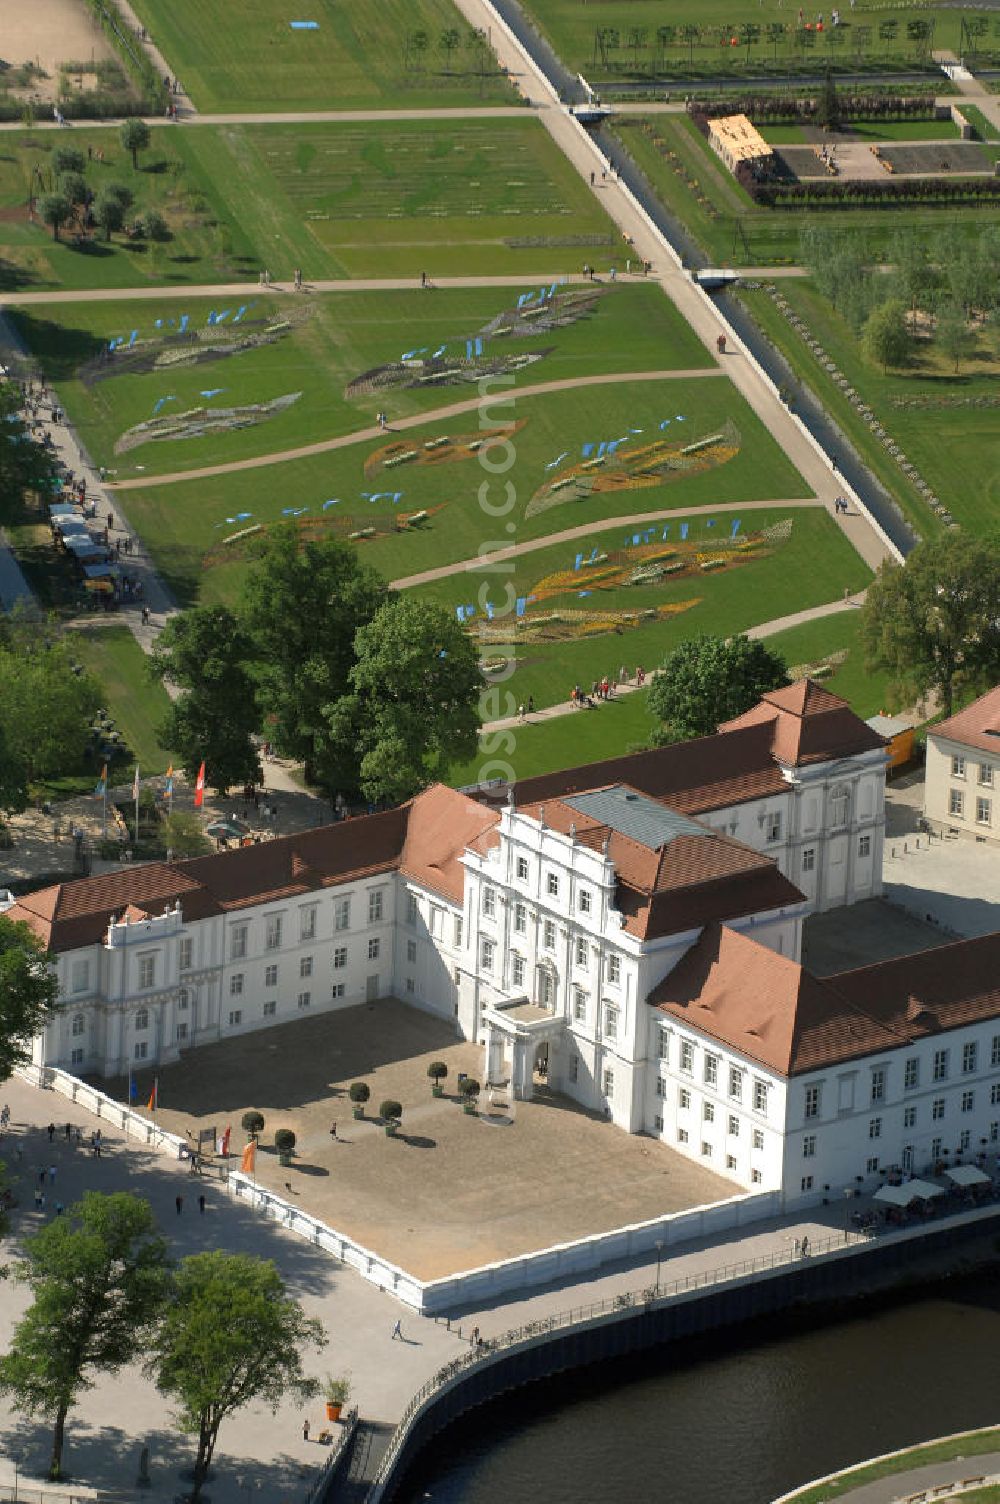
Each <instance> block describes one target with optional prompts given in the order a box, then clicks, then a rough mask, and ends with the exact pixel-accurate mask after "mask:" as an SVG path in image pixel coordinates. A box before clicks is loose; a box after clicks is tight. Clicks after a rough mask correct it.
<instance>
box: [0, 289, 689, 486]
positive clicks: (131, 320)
mask: <svg viewBox="0 0 1000 1504" xmlns="http://www.w3.org/2000/svg"><path fill="white" fill-rule="evenodd" d="M570 293H571V302H574V307H575V310H577V311H578V316H577V311H574V312H573V313H572V314H571V315H570V316H571V317H572V318H573V322H571V323H568V324H567V325H566V326H565V327H560V328H556V329H552V330H545V329H542V330H539V331H538V332H537V333H535V332H532V331H533V328H534V325H535V324H537V319H533V318H528V319H522V320H521V324H520V331H521V332H518V333H517V334H516V335H515V336H512V335H510V334H507V335H496V336H494V337H492V338H491V337H490V336H489V335H487V336H486V337H485V338H484V359H485V360H487V361H488V360H490V359H492V358H493V357H497V358H499V359H500V360H501V361H505V360H507V359H508V358H516V359H518V360H520V359H521V358H522V357H527V356H530V357H532V362H533V363H531V364H528V365H525V367H524V369H523V371H522V373H521V375H520V377H519V381H520V383H521V384H533V383H536V382H549V381H561V380H567V379H574V378H577V377H580V376H588V375H592V374H594V373H595V372H606V373H614V372H623V373H624V372H631V371H647V370H648V371H654V370H670V369H682V370H683V369H698V368H707V367H709V366H711V365H712V357H711V356H710V355H709V354H708V352H707V351H706V350H705V347H704V346H703V345H702V343H701V341H700V340H698V339H697V337H696V336H695V335H694V334H693V333H692V332H691V330H690V329H689V328H688V326H687V325H686V324H685V323H684V321H683V320H682V318H681V316H680V314H678V313H677V311H676V310H675V308H674V306H673V304H672V303H671V302H670V300H669V299H667V298H665V297H664V296H663V294H662V292H661V290H660V289H659V287H656V286H654V285H653V284H648V285H643V284H641V283H634V284H630V285H626V284H624V283H618V284H617V285H616V286H614V287H611V286H607V285H605V286H604V287H602V288H597V289H596V290H595V292H594V295H593V297H592V298H591V297H590V295H589V291H588V293H587V296H586V297H583V296H581V297H580V298H579V301H575V300H576V296H577V294H576V290H575V289H571V290H570ZM524 295H525V290H524V289H523V288H512V289H503V288H488V289H487V288H477V289H471V288H468V289H467V288H451V289H442V290H439V291H434V292H431V293H428V292H424V291H420V290H416V291H411V292H377V293H376V292H357V293H343V294H341V293H336V294H326V295H313V296H306V297H303V298H301V299H296V300H295V301H294V303H290V302H289V300H288V299H287V298H280V297H275V296H273V295H267V294H263V293H262V295H261V296H260V297H259V298H253V299H248V300H244V302H243V303H242V304H240V303H239V302H238V301H237V300H234V299H230V300H228V302H226V301H225V300H223V301H220V300H219V299H217V298H216V299H213V300H211V301H209V300H205V299H190V300H188V299H183V298H177V297H172V298H170V299H164V300H163V302H150V301H147V300H144V301H142V302H135V303H129V302H122V303H81V304H78V305H61V306H60V307H59V308H58V309H53V310H42V309H38V310H28V309H25V310H22V311H20V312H18V311H17V310H14V311H12V312H11V314H10V315H9V317H10V319H11V321H12V322H13V323H14V324H15V326H16V328H17V330H18V333H19V334H20V336H21V338H22V340H23V341H24V343H25V344H26V345H27V347H28V348H29V349H30V350H31V352H32V353H33V354H34V356H35V357H36V358H37V359H38V361H39V363H40V365H41V368H42V370H43V371H44V372H45V375H46V378H47V379H48V380H49V381H52V382H54V383H56V384H57V385H58V388H59V394H60V398H61V400H62V402H63V403H64V405H65V408H66V411H67V412H68V413H69V414H70V416H71V418H72V420H73V422H74V423H75V425H76V427H77V429H78V431H79V433H80V435H81V437H82V438H83V441H84V443H85V444H86V446H87V449H88V451H89V453H90V455H91V456H92V458H93V459H94V462H95V463H96V464H103V465H105V466H106V467H107V468H108V470H110V471H111V472H112V473H114V474H116V475H117V476H118V477H119V478H121V479H125V478H128V477H134V476H136V475H139V474H143V473H146V474H150V475H157V474H168V473H174V472H178V471H183V470H187V469H190V468H197V467H199V466H205V465H215V464H226V463H230V462H233V461H239V460H242V459H247V458H250V457H253V456H256V455H261V454H268V453H275V454H277V453H281V452H283V451H285V450H288V449H293V448H296V447H298V446H300V445H304V444H309V443H314V442H317V441H320V440H323V439H329V438H334V437H336V436H338V435H343V434H349V433H351V432H353V431H355V430H357V429H359V428H364V427H366V426H369V425H373V424H374V423H375V419H376V414H377V413H378V412H379V411H380V410H384V411H385V412H386V413H387V414H388V415H389V418H390V420H393V419H396V418H401V417H405V416H408V415H411V414H413V413H419V412H421V411H428V410H430V409H433V408H435V407H441V406H445V405H449V404H451V403H454V402H458V401H462V400H463V399H465V400H472V399H473V398H475V397H476V393H477V386H476V381H475V366H472V367H470V375H469V379H466V380H461V381H454V382H445V383H440V382H438V381H436V380H433V379H428V380H427V381H426V382H425V383H424V384H422V385H410V384H405V382H406V381H408V380H409V378H405V377H404V378H403V379H401V381H400V382H399V384H398V385H394V386H389V387H385V386H378V385H372V386H370V387H367V388H364V389H362V390H360V391H358V392H357V393H356V394H350V395H349V394H348V392H347V390H346V389H347V388H348V387H349V386H350V384H351V383H352V382H354V381H355V380H356V379H357V378H358V377H359V376H362V375H363V374H364V373H365V372H369V371H372V370H373V369H377V368H379V367H382V366H384V365H385V364H387V363H397V362H399V360H400V357H401V356H402V355H406V354H407V353H408V352H409V351H411V350H423V351H425V352H430V353H433V352H434V351H435V350H437V349H439V348H441V347H442V346H444V347H446V349H445V354H446V355H447V356H448V357H449V358H452V359H454V360H456V361H458V362H462V361H463V360H464V359H465V356H466V350H467V342H468V341H469V340H474V339H475V337H476V336H477V335H478V334H479V331H481V330H483V329H484V328H486V327H487V326H488V325H490V324H491V323H492V321H494V320H495V319H496V318H497V316H498V315H500V314H501V313H503V312H504V311H505V310H511V311H514V312H516V307H517V302H518V298H519V297H523V296H524ZM557 303H558V300H557ZM240 306H244V307H245V309H246V311H245V312H244V314H243V318H242V320H241V323H240V326H239V328H238V329H237V327H236V326H234V325H233V323H232V319H233V317H234V314H235V313H236V312H238V309H239V307H240ZM227 310H228V315H229V317H228V319H227V320H226V321H225V322H223V323H222V324H220V325H218V326H215V325H209V323H208V320H209V317H210V315H217V314H221V313H224V312H226V311H227ZM184 315H187V318H188V329H189V331H193V330H197V331H198V334H199V341H200V344H201V345H202V346H203V347H204V357H203V358H201V359H199V361H198V362H197V363H190V364H181V365H176V364H171V365H167V364H166V363H165V362H167V361H169V360H171V359H172V353H171V352H176V351H177V350H178V349H182V348H184V347H185V346H184V340H183V337H182V336H180V335H179V333H178V330H179V324H180V320H181V319H182V318H183V317H184ZM286 319H287V325H286V327H285V328H284V329H283V330H282V331H280V332H278V333H276V334H275V335H274V336H273V339H272V342H271V343H263V342H261V343H258V344H257V345H256V346H255V347H251V348H246V349H242V350H240V351H239V353H235V354H234V353H226V352H227V351H229V350H231V349H233V348H234V347H235V346H236V345H238V343H239V341H240V339H241V338H243V337H246V338H248V339H249V340H251V341H253V340H255V339H260V338H261V337H262V336H263V337H265V338H269V339H270V338H271V336H270V334H269V332H268V331H269V327H270V325H271V324H272V323H273V322H274V321H282V320H286ZM157 325H159V327H157ZM216 328H217V329H218V331H219V333H218V338H216V336H215V335H214V334H213V330H215V329H216ZM133 329H134V330H136V331H137V340H136V345H135V346H134V347H133V348H132V349H131V350H129V349H125V350H123V351H121V352H120V353H117V354H115V355H114V356H112V357H111V358H108V355H107V351H108V346H109V344H110V342H111V341H112V340H115V339H118V338H122V339H124V340H125V341H126V343H127V342H128V341H129V339H130V337H131V331H132V330H133ZM212 346H214V347H215V350H216V353H215V354H212V353H211V349H210V347H212ZM187 348H188V350H189V351H190V350H191V349H192V348H197V346H193V344H192V341H191V339H190V338H189V339H188V341H187ZM154 362H160V364H156V365H154ZM478 364H480V365H481V364H482V362H479V363H478ZM116 370H117V371H119V372H120V374H115V372H116ZM413 380H414V381H415V380H416V377H415V376H414V377H413ZM295 394H298V395H297V400H295V401H294V402H293V403H292V404H291V405H290V406H287V407H285V408H284V409H282V410H280V411H277V412H275V413H274V415H273V416H272V417H269V418H268V419H267V420H266V421H264V422H260V423H259V424H257V425H256V426H253V427H241V428H238V429H235V428H230V429H228V430H220V431H212V432H206V433H204V434H203V435H202V436H201V437H180V438H174V439H156V440H152V441H147V442H145V443H142V444H139V445H138V446H137V447H133V448H128V449H125V450H124V452H116V447H115V446H116V444H118V442H119V441H120V440H121V439H122V436H123V435H124V434H125V433H126V432H127V431H128V430H130V429H133V428H134V427H135V426H136V425H138V424H141V423H143V422H146V421H149V420H150V419H152V418H153V417H154V416H158V415H159V414H162V415H163V418H164V419H166V418H168V417H170V416H171V415H176V414H179V413H185V412H189V411H191V410H192V409H204V410H206V411H211V410H212V409H225V410H230V409H248V408H250V407H252V406H253V405H255V404H261V403H268V402H271V401H272V400H273V399H275V398H279V397H283V396H288V395H295ZM277 473H278V472H276V474H277Z"/></svg>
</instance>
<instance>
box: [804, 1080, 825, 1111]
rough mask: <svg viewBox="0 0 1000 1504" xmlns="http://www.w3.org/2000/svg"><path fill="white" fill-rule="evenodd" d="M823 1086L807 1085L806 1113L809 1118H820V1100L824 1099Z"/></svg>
mask: <svg viewBox="0 0 1000 1504" xmlns="http://www.w3.org/2000/svg"><path fill="white" fill-rule="evenodd" d="M822 1093H823V1088H822V1087H821V1086H807V1087H806V1105H805V1115H806V1117H807V1118H818V1117H819V1109H820V1102H821V1101H822Z"/></svg>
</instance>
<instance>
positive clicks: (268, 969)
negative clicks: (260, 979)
mask: <svg viewBox="0 0 1000 1504" xmlns="http://www.w3.org/2000/svg"><path fill="white" fill-rule="evenodd" d="M277 985H278V968H277V965H276V964H274V963H272V964H271V965H270V966H265V967H264V986H265V987H277Z"/></svg>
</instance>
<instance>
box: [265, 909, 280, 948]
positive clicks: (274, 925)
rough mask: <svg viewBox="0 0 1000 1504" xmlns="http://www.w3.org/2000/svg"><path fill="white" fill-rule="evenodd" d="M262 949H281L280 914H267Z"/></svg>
mask: <svg viewBox="0 0 1000 1504" xmlns="http://www.w3.org/2000/svg"><path fill="white" fill-rule="evenodd" d="M264 949H265V950H280V949H281V915H280V914H269V915H268V916H267V918H266V919H265V921H264Z"/></svg>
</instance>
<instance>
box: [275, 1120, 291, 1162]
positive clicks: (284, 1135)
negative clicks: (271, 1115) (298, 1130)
mask: <svg viewBox="0 0 1000 1504" xmlns="http://www.w3.org/2000/svg"><path fill="white" fill-rule="evenodd" d="M274 1147H275V1148H276V1149H277V1151H278V1163H279V1165H290V1164H291V1162H292V1150H293V1149H294V1148H295V1134H294V1133H293V1132H292V1130H291V1129H290V1128H279V1129H278V1131H277V1133H276V1134H275V1135H274Z"/></svg>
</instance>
